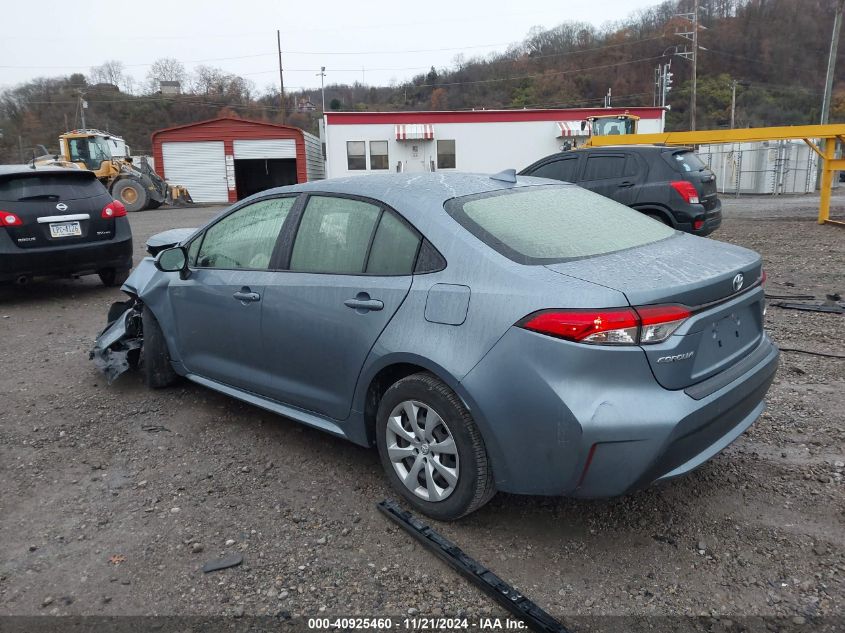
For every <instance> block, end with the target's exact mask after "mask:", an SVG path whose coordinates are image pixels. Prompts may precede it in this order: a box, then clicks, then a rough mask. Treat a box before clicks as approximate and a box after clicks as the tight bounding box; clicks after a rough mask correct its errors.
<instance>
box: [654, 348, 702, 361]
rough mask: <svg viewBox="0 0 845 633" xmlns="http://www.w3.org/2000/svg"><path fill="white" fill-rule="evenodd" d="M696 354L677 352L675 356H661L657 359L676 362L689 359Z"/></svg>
mask: <svg viewBox="0 0 845 633" xmlns="http://www.w3.org/2000/svg"><path fill="white" fill-rule="evenodd" d="M694 355H695V352H694V351H692V352H685V353H683V354H675V355H674V356H661V357H660V358H658V359H657V362H658V363H674V362H676V361H679V360H687V359H689V358H692V357H693V356H694Z"/></svg>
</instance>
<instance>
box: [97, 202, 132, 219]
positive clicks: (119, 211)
mask: <svg viewBox="0 0 845 633" xmlns="http://www.w3.org/2000/svg"><path fill="white" fill-rule="evenodd" d="M100 215H101V217H102V218H103V219H104V220H110V219H111V218H122V217H123V216H124V215H126V207H124V206H123V203H122V202H121V201H120V200H112V201H111V202H109V203H108V204H107V205H106V206H104V207H103V212H102V213H101V214H100Z"/></svg>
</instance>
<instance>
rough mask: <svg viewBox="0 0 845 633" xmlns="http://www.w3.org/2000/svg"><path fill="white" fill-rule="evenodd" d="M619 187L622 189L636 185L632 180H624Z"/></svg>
mask: <svg viewBox="0 0 845 633" xmlns="http://www.w3.org/2000/svg"><path fill="white" fill-rule="evenodd" d="M619 186H620V187H633V186H634V183H632V182H631V181H630V180H623V181H622V182H620V183H619Z"/></svg>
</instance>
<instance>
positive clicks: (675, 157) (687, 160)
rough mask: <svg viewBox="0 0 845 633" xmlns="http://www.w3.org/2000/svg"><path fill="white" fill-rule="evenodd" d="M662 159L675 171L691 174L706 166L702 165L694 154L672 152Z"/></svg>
mask: <svg viewBox="0 0 845 633" xmlns="http://www.w3.org/2000/svg"><path fill="white" fill-rule="evenodd" d="M664 157H665V158H666V159H667V160H668V161H669V164H670V165H672V168H673V169H675V171H682V172H692V171H701V170H702V169H706V168H707V165H705V164H704V162H703V161H702V160H701V159H700V158H699V157H698V156H697V155H696V153H695V152H690V151H686V152H674V153H672V154H669V155H666V154H664Z"/></svg>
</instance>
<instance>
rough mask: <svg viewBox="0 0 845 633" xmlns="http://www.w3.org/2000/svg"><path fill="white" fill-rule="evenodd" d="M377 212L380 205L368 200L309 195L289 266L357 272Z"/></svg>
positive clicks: (327, 270) (377, 217)
mask: <svg viewBox="0 0 845 633" xmlns="http://www.w3.org/2000/svg"><path fill="white" fill-rule="evenodd" d="M380 214H381V208H380V207H378V206H376V205H374V204H370V203H369V202H362V201H361V200H352V199H350V198H334V197H329V196H311V197H310V198H308V206H307V207H305V212H304V213H303V215H302V220H301V222H300V224H299V230H298V231H297V233H296V240H295V241H294V243H293V252H292V253H291V259H290V269H291V270H293V271H298V272H311V273H336V274H353V275H354V274H358V275H360V274H361V273H362V272H364V263H365V262H366V259H367V251H368V250H369V248H370V241H371V240H372V238H373V231H374V230H375V228H376V223H377V222H378V220H379V216H380Z"/></svg>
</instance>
